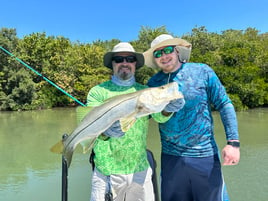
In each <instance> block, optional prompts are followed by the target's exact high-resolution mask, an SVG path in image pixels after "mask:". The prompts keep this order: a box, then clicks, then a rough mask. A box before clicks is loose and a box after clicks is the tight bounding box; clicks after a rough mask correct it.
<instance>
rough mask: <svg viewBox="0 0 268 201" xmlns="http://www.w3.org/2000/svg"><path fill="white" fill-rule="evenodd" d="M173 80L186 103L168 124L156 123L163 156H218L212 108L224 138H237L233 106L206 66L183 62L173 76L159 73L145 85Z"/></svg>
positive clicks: (156, 84) (161, 83)
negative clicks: (216, 111) (218, 118)
mask: <svg viewBox="0 0 268 201" xmlns="http://www.w3.org/2000/svg"><path fill="white" fill-rule="evenodd" d="M173 81H176V82H177V83H178V84H179V88H180V91H181V92H182V93H183V95H184V98H185V102H186V103H185V106H184V107H183V108H182V109H181V110H180V111H179V112H177V113H174V114H173V116H172V117H171V118H170V119H169V121H167V122H165V123H160V124H159V131H160V135H161V144H162V152H163V153H165V154H170V155H175V156H188V157H206V156H211V155H214V154H218V148H217V145H216V142H215V138H214V131H213V118H212V112H211V106H212V105H213V107H214V108H215V109H216V110H218V111H219V112H220V115H221V119H222V123H223V125H224V128H225V133H226V139H227V140H237V139H239V136H238V128H237V119H236V114H235V110H234V107H233V104H232V102H231V100H230V99H229V97H228V95H227V93H226V91H225V88H224V86H223V85H222V84H221V82H220V80H219V78H218V77H217V75H216V74H215V72H214V71H213V70H212V69H211V68H210V67H209V66H208V65H206V64H201V63H185V64H182V66H181V67H180V68H179V69H178V70H177V71H176V72H173V73H164V72H162V71H159V72H158V73H157V74H155V75H154V76H153V77H152V78H151V79H150V80H149V82H148V86H150V87H154V86H161V85H164V84H167V83H169V82H173Z"/></svg>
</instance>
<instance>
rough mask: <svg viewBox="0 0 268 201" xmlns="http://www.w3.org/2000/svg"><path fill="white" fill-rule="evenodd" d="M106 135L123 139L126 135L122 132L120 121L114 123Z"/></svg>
mask: <svg viewBox="0 0 268 201" xmlns="http://www.w3.org/2000/svg"><path fill="white" fill-rule="evenodd" d="M103 134H104V135H106V136H108V137H122V136H123V135H125V133H124V132H123V131H122V130H121V125H120V122H119V120H118V121H116V122H114V123H113V125H111V127H110V128H108V129H107V130H106V131H104V132H103Z"/></svg>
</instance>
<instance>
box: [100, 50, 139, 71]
mask: <svg viewBox="0 0 268 201" xmlns="http://www.w3.org/2000/svg"><path fill="white" fill-rule="evenodd" d="M124 52H126V51H124ZM129 53H131V54H134V55H135V57H136V58H137V61H136V69H139V68H140V67H142V66H143V65H144V57H143V54H142V53H138V52H129ZM115 54H118V52H107V53H106V54H105V55H104V57H103V64H104V66H106V67H108V68H110V69H113V65H112V57H113V56H114V55H115Z"/></svg>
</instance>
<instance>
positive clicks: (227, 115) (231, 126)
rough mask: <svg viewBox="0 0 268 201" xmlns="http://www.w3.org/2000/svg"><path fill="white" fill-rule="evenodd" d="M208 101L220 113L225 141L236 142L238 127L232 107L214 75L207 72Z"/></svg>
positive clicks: (211, 72) (210, 71) (212, 72)
mask: <svg viewBox="0 0 268 201" xmlns="http://www.w3.org/2000/svg"><path fill="white" fill-rule="evenodd" d="M208 94H209V100H210V102H211V103H212V104H213V106H214V107H215V109H216V110H218V111H219V112H220V116H221V120H222V123H223V126H224V130H225V134H226V139H227V140H238V139H239V134H238V126H237V118H236V113H235V109H234V106H233V104H232V102H231V100H230V98H229V96H228V94H227V92H226V90H225V88H224V86H223V85H222V83H221V82H220V80H219V78H218V76H217V75H216V73H215V72H214V71H213V70H212V69H210V70H209V71H208Z"/></svg>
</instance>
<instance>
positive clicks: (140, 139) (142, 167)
mask: <svg viewBox="0 0 268 201" xmlns="http://www.w3.org/2000/svg"><path fill="white" fill-rule="evenodd" d="M104 65H105V66H106V67H108V68H110V69H112V70H113V75H112V78H111V80H109V81H106V82H104V83H101V84H99V85H97V86H95V87H93V88H92V89H91V90H90V91H89V93H88V97H87V105H88V106H91V107H95V106H98V105H101V104H102V103H103V102H104V101H105V100H106V99H109V98H111V97H113V96H117V95H120V94H127V93H132V92H135V91H138V90H141V89H144V88H146V87H147V86H144V85H141V84H139V83H137V82H136V81H135V77H134V74H135V71H136V69H138V68H140V67H142V66H143V65H144V57H143V55H142V54H141V53H137V52H135V50H134V48H133V47H132V46H131V45H130V44H129V43H126V42H121V43H119V44H117V45H115V46H114V48H113V50H112V51H111V52H107V53H106V54H105V55H104ZM183 104H184V100H183V99H177V100H176V101H172V102H171V103H169V104H168V105H167V106H166V108H165V109H164V110H165V112H161V113H156V114H153V115H152V117H153V118H154V119H155V120H156V121H157V122H160V123H162V122H165V121H167V120H168V119H169V118H170V117H171V115H170V114H171V113H172V112H173V111H177V110H179V109H180V108H181V107H182V106H183ZM148 124H149V117H148V116H147V117H141V118H138V119H137V120H136V122H135V124H134V125H133V126H132V127H131V128H130V129H129V130H128V131H127V132H126V133H123V132H122V130H121V127H120V124H119V121H117V122H115V123H114V124H113V125H112V126H111V127H110V128H109V129H107V130H106V131H105V132H104V133H103V135H101V136H99V137H98V139H97V140H96V141H95V144H94V148H93V153H94V154H93V161H94V165H95V166H94V171H93V176H92V192H91V201H104V200H116V201H132V200H133V201H137V200H140V201H154V199H155V198H154V191H153V184H152V180H151V177H152V169H151V168H150V165H149V162H148V160H147V152H146V139H147V132H148ZM109 193H112V196H113V198H110V199H108V198H106V199H105V195H106V196H109Z"/></svg>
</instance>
